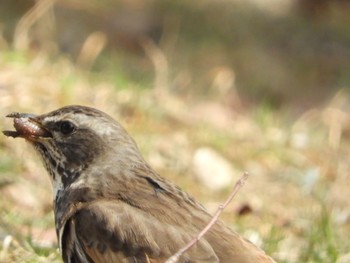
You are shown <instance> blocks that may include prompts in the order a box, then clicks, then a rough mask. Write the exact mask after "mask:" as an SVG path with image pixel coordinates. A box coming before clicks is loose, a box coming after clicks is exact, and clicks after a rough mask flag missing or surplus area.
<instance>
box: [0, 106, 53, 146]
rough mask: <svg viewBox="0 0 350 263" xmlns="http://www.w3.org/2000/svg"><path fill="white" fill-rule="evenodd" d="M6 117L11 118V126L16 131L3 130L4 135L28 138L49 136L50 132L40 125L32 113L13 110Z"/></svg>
mask: <svg viewBox="0 0 350 263" xmlns="http://www.w3.org/2000/svg"><path fill="white" fill-rule="evenodd" d="M6 117H8V118H13V126H14V127H15V129H16V131H3V134H4V135H6V136H10V137H13V138H16V137H22V138H25V139H28V140H31V139H38V138H40V137H49V136H51V133H50V132H49V131H47V130H46V129H45V128H43V127H42V125H41V123H40V122H39V121H38V120H37V119H36V118H35V117H36V116H35V115H33V114H28V113H19V112H14V113H10V114H9V115H7V116H6Z"/></svg>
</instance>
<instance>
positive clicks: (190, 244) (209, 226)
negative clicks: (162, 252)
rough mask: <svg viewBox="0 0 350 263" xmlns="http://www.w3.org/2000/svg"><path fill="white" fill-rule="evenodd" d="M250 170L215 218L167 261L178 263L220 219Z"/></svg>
mask: <svg viewBox="0 0 350 263" xmlns="http://www.w3.org/2000/svg"><path fill="white" fill-rule="evenodd" d="M248 176H249V174H248V172H244V174H243V175H242V177H241V178H240V179H239V180H238V181H237V183H236V184H235V186H234V187H233V190H232V192H231V194H230V195H229V197H228V198H227V200H226V201H225V203H223V204H221V205H219V207H218V209H217V210H216V212H215V214H214V215H213V218H212V219H211V220H210V222H209V223H208V224H207V225H206V227H205V228H204V229H203V230H202V231H201V232H200V233H199V234H198V235H197V236H196V237H195V238H194V239H192V240H191V241H190V242H189V243H188V244H187V245H186V246H184V247H183V248H181V249H180V250H179V251H178V252H176V253H175V254H174V255H172V256H171V257H170V258H168V260H167V261H165V263H176V262H177V261H178V260H179V258H180V257H181V256H182V255H183V254H184V253H185V252H186V251H187V250H189V249H190V248H191V247H192V246H194V245H195V244H196V243H197V242H198V241H199V240H200V239H201V238H202V237H203V236H204V235H205V233H207V232H208V231H209V230H210V228H211V227H212V226H213V225H214V224H215V223H216V221H217V220H218V219H219V216H220V214H221V213H222V211H223V210H224V209H225V207H226V206H227V205H228V204H229V203H230V202H231V201H232V199H233V198H234V197H235V195H236V194H237V193H238V191H239V190H240V189H241V188H242V186H243V185H244V183H245V182H246V180H247V179H248Z"/></svg>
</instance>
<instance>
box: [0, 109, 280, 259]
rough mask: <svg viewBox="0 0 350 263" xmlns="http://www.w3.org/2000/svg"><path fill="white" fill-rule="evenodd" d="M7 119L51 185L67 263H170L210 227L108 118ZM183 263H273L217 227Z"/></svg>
mask: <svg viewBox="0 0 350 263" xmlns="http://www.w3.org/2000/svg"><path fill="white" fill-rule="evenodd" d="M8 117H11V118H14V120H15V121H16V123H17V126H15V128H16V131H7V132H4V133H5V135H8V136H12V137H23V138H25V139H26V140H27V141H29V142H30V143H31V144H32V145H33V146H34V147H35V149H36V150H37V151H38V152H39V154H40V156H41V157H42V159H43V162H44V165H45V167H46V169H47V170H48V172H49V174H50V177H51V179H52V183H53V188H54V212H55V222H56V230H57V236H58V240H59V246H60V250H61V253H62V257H63V261H64V262H67V263H68V262H69V263H73V262H98V263H102V262H106V263H107V262H117V263H118V262H125V263H129V262H130V263H132V262H133V263H147V262H152V263H158V262H165V260H166V259H167V258H168V257H170V256H171V255H173V254H174V253H175V252H176V251H177V250H178V249H179V248H181V247H183V246H184V245H186V244H187V243H188V242H189V241H190V240H191V239H192V238H193V237H194V236H196V235H197V234H198V233H199V232H200V230H202V229H203V228H204V226H205V225H206V224H207V222H208V221H209V220H210V218H211V215H210V214H208V213H207V211H206V210H205V208H203V206H201V205H200V204H199V203H198V202H196V201H195V200H194V199H193V198H192V197H190V196H189V195H188V194H186V193H185V192H183V191H182V190H181V189H179V188H178V187H177V186H175V185H174V184H172V183H171V182H168V181H167V180H165V179H164V178H163V177H161V176H159V175H158V174H157V173H156V172H155V171H154V170H153V169H152V168H151V167H150V166H149V165H148V164H147V162H146V161H145V160H144V159H143V157H142V156H141V154H140V152H139V150H138V147H137V146H136V144H135V142H134V140H133V139H132V138H131V137H130V136H129V135H128V133H127V132H126V131H125V130H124V129H123V128H122V127H121V126H120V124H119V123H117V122H116V121H115V120H113V119H112V118H111V117H109V116H108V115H107V114H105V113H103V112H101V111H99V110H96V109H93V108H89V107H84V106H67V107H64V108H61V109H58V110H56V111H53V112H50V113H48V114H44V115H39V116H35V115H30V114H21V113H14V114H10V115H8ZM18 123H19V124H18ZM29 124H30V125H29ZM179 262H188V263H190V262H222V263H234V262H238V263H248V262H250V263H251V262H257V263H259V262H260V263H263V262H274V261H273V260H272V259H271V258H270V257H268V256H267V255H266V254H265V253H264V252H263V251H262V250H260V249H259V248H257V247H255V246H254V245H253V244H252V243H250V242H249V241H247V240H245V239H243V238H242V237H240V236H239V235H238V234H237V233H235V232H233V231H232V230H231V229H229V228H228V227H226V226H225V225H224V223H223V222H221V221H219V222H217V223H216V224H215V225H214V226H213V227H212V228H211V229H210V231H209V232H208V233H206V235H205V236H204V237H203V238H202V239H201V240H200V241H199V242H198V243H197V244H196V245H195V246H194V247H193V248H191V249H190V250H189V251H188V252H187V253H185V254H184V255H183V256H182V257H181V258H180V261H179Z"/></svg>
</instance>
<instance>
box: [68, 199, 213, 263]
mask: <svg viewBox="0 0 350 263" xmlns="http://www.w3.org/2000/svg"><path fill="white" fill-rule="evenodd" d="M67 226H68V228H69V229H70V230H69V231H70V232H75V233H71V234H70V235H66V236H72V235H75V236H76V237H77V238H76V239H75V240H77V241H76V242H78V243H77V244H74V245H73V246H72V248H73V250H72V252H71V256H70V257H73V256H74V255H75V254H82V253H83V254H84V255H83V256H85V257H86V260H87V261H92V262H98V263H102V262H106V263H107V262H125V263H126V262H127V263H129V262H130V263H131V262H132V263H148V262H149V263H158V262H159V263H160V262H164V261H165V260H166V259H167V258H168V257H170V256H171V255H173V254H174V253H175V252H177V250H178V249H179V248H181V247H183V246H185V245H186V244H187V243H188V242H189V241H190V240H191V239H192V238H193V237H194V236H195V235H196V234H197V233H195V231H196V230H195V229H194V230H193V231H191V230H190V229H188V228H182V227H181V226H180V225H174V224H168V223H164V222H161V221H160V220H158V219H157V218H155V217H153V216H152V215H150V214H147V213H146V212H145V211H143V210H141V209H139V208H137V207H133V206H130V205H129V204H127V203H124V202H120V201H119V202H118V201H115V200H114V201H109V200H102V201H97V202H93V203H90V204H88V205H87V206H84V208H82V209H80V210H79V211H77V212H76V213H75V215H73V217H72V218H71V219H70V221H69V222H67V225H66V227H67ZM184 229H186V230H184ZM62 242H65V241H64V240H62ZM74 250H77V251H74ZM179 262H218V258H217V256H216V254H215V252H214V251H213V249H212V247H211V246H210V244H209V243H208V242H207V241H206V240H205V239H201V240H200V241H199V242H198V244H197V245H195V247H193V248H191V250H190V251H189V252H188V253H187V254H185V255H184V256H183V257H182V258H181V259H180V261H179Z"/></svg>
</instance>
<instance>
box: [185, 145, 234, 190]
mask: <svg viewBox="0 0 350 263" xmlns="http://www.w3.org/2000/svg"><path fill="white" fill-rule="evenodd" d="M192 164H193V171H194V174H195V176H196V178H197V179H198V180H199V181H200V182H201V183H202V184H203V185H205V186H206V187H208V188H209V189H211V190H214V191H216V190H221V189H224V188H226V187H228V186H230V185H231V184H232V182H233V174H234V171H233V168H232V166H231V164H230V163H229V161H227V160H226V159H225V158H224V157H223V156H221V155H220V154H219V153H217V152H216V151H214V150H213V149H211V148H206V147H204V148H199V149H198V150H197V151H196V152H195V154H194V156H193V160H192Z"/></svg>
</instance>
